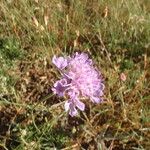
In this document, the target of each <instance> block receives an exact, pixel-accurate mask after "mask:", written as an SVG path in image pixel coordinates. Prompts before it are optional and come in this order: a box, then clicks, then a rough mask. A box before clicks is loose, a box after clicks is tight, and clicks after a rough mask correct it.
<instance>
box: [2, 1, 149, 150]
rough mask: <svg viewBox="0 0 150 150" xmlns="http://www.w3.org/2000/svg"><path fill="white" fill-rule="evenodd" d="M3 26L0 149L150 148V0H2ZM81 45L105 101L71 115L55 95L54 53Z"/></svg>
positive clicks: (64, 51)
mask: <svg viewBox="0 0 150 150" xmlns="http://www.w3.org/2000/svg"><path fill="white" fill-rule="evenodd" d="M0 26H1V28H0V79H1V82H0V93H1V94H0V149H2V150H3V149H4V150H22V149H24V150H26V149H32V150H37V149H40V150H50V149H55V148H56V149H63V150H70V149H75V150H76V149H89V150H96V149H97V150H105V149H106V150H107V149H108V150H110V149H113V150H115V149H126V150H129V149H135V150H143V149H145V150H148V149H149V148H150V144H149V139H150V119H149V118H150V108H149V106H150V94H149V93H150V45H149V41H150V28H149V26H150V3H149V1H148V0H131V1H130V0H126V1H125V0H122V1H120V0H106V1H103V0H88V1H87V0H85V1H83V0H76V1H75V0H71V1H69V0H62V1H60V0H53V1H48V0H43V1H41V0H33V1H29V0H20V1H16V0H1V1H0ZM76 50H77V51H84V52H87V53H88V54H89V55H90V57H92V58H93V60H94V61H95V63H96V65H97V66H98V67H99V69H100V70H101V71H102V74H103V77H104V81H105V85H106V89H105V96H104V102H103V103H102V104H99V105H94V104H92V103H86V110H85V112H84V113H82V112H81V113H80V114H79V116H77V117H74V118H71V117H70V116H68V115H67V114H66V113H65V112H64V108H63V104H64V99H60V98H58V97H56V96H54V95H53V94H52V91H51V87H52V86H53V83H54V82H55V81H56V80H57V79H58V78H59V74H58V72H57V71H56V69H55V68H54V67H53V65H52V63H51V58H52V56H53V55H54V54H56V55H68V54H72V53H74V52H75V51H76ZM122 72H123V73H124V74H125V75H126V77H127V79H126V81H121V80H120V74H121V73H122Z"/></svg>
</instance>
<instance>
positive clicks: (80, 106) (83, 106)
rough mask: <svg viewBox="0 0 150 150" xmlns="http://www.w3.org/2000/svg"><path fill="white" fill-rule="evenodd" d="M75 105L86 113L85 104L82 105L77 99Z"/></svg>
mask: <svg viewBox="0 0 150 150" xmlns="http://www.w3.org/2000/svg"><path fill="white" fill-rule="evenodd" d="M75 104H76V107H78V108H79V109H80V110H81V111H84V109H85V104H84V103H82V102H81V101H79V100H78V99H76V101H75Z"/></svg>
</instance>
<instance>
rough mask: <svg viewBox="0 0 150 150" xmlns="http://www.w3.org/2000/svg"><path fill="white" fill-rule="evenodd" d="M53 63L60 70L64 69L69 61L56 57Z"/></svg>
mask: <svg viewBox="0 0 150 150" xmlns="http://www.w3.org/2000/svg"><path fill="white" fill-rule="evenodd" d="M52 63H53V64H54V65H55V66H56V67H57V68H58V69H60V70H62V69H64V68H65V67H66V66H67V65H68V62H67V59H65V58H63V57H58V58H57V57H56V56H55V55H54V56H53V58H52Z"/></svg>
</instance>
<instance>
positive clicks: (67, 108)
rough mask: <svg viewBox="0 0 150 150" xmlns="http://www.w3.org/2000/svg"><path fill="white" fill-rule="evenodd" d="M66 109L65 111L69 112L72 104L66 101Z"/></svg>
mask: <svg viewBox="0 0 150 150" xmlns="http://www.w3.org/2000/svg"><path fill="white" fill-rule="evenodd" d="M64 107H65V111H68V110H69V109H70V103H69V102H68V101H66V102H65V105H64Z"/></svg>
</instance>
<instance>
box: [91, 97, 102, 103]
mask: <svg viewBox="0 0 150 150" xmlns="http://www.w3.org/2000/svg"><path fill="white" fill-rule="evenodd" d="M91 100H92V102H93V103H100V102H101V99H100V98H98V97H91Z"/></svg>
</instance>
